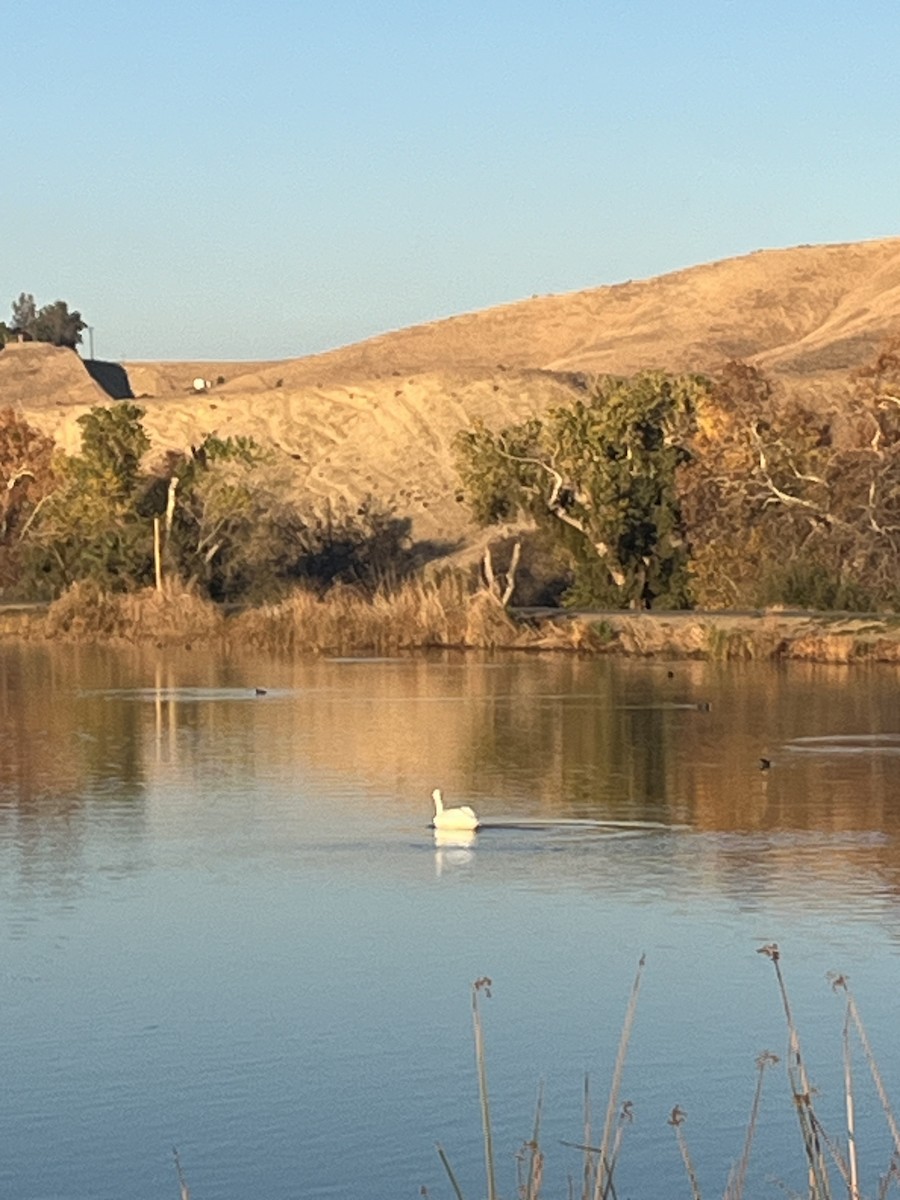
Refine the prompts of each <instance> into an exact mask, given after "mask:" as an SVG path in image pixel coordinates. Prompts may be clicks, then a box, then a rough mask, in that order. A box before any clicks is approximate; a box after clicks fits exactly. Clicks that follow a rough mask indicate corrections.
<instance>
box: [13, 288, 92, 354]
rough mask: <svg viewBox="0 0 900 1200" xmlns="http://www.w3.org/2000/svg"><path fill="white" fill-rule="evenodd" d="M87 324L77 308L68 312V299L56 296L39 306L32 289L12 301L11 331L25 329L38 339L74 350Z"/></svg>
mask: <svg viewBox="0 0 900 1200" xmlns="http://www.w3.org/2000/svg"><path fill="white" fill-rule="evenodd" d="M86 328H87V323H86V322H85V321H84V320H82V317H81V313H80V312H78V311H73V312H69V306H68V304H67V303H66V301H65V300H54V301H53V303H52V304H45V305H44V306H43V308H40V309H39V308H38V307H37V305H36V304H35V300H34V296H33V295H32V294H31V293H30V292H21V293H20V294H19V298H18V300H14V301H13V303H12V326H11V331H10V332H12V333H26V334H28V336H29V337H32V338H34V340H35V341H36V342H49V343H50V344H51V345H53V346H67V347H69V349H71V350H74V349H75V347H76V346H79V345H80V344H81V331H82V330H83V329H86Z"/></svg>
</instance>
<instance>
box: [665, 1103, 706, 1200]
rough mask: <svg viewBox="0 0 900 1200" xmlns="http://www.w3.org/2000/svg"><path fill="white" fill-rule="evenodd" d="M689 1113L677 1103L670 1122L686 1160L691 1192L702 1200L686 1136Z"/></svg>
mask: <svg viewBox="0 0 900 1200" xmlns="http://www.w3.org/2000/svg"><path fill="white" fill-rule="evenodd" d="M686 1117H687V1113H686V1112H685V1111H684V1109H681V1108H679V1107H678V1105H677V1104H676V1105H675V1107H674V1108H673V1109H672V1112H671V1114H670V1116H669V1121H668V1124H669V1125H671V1126H672V1128H673V1129H674V1130H675V1140H676V1141H677V1142H678V1149H679V1150H680V1151H681V1158H682V1160H683V1162H684V1169H685V1170H686V1171H687V1173H688V1179H689V1180H690V1181H691V1194H692V1196H693V1197H694V1200H701V1196H700V1184H699V1183H698V1182H697V1172H696V1171H695V1170H694V1162H693V1159H692V1158H691V1155H690V1151H689V1150H688V1146H687V1140H686V1138H685V1136H684V1130H683V1129H682V1125H684V1122H685V1119H686Z"/></svg>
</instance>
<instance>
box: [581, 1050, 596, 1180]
mask: <svg viewBox="0 0 900 1200" xmlns="http://www.w3.org/2000/svg"><path fill="white" fill-rule="evenodd" d="M592 1121H593V1117H592V1114H591V1085H590V1079H589V1077H588V1075H587V1072H585V1076H584V1147H585V1150H584V1174H583V1186H582V1189H581V1200H590V1197H591V1192H592V1191H593V1184H594V1156H593V1154H592V1153H591V1151H590V1150H589V1149H588V1147H589V1146H590V1144H591V1127H592Z"/></svg>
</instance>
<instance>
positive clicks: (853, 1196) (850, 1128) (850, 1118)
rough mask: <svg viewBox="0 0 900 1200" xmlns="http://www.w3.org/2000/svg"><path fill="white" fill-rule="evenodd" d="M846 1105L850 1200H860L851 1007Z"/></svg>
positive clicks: (846, 1046)
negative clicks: (851, 1043)
mask: <svg viewBox="0 0 900 1200" xmlns="http://www.w3.org/2000/svg"><path fill="white" fill-rule="evenodd" d="M842 1042H843V1049H844V1105H845V1108H846V1112H847V1164H848V1168H849V1172H850V1179H849V1188H850V1200H859V1174H858V1168H857V1161H856V1118H855V1115H854V1103H853V1055H852V1052H851V1048H850V1006H849V1004H848V1005H847V1009H846V1012H845V1014H844V1029H843V1036H842Z"/></svg>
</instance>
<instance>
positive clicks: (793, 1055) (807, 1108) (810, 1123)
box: [759, 942, 831, 1200]
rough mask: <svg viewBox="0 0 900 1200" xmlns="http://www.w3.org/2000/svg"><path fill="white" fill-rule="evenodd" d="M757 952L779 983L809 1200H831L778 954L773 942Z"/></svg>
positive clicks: (801, 1055) (804, 1069)
mask: <svg viewBox="0 0 900 1200" xmlns="http://www.w3.org/2000/svg"><path fill="white" fill-rule="evenodd" d="M759 953H760V954H764V955H765V956H766V957H767V958H768V959H770V960H771V962H772V965H773V966H774V968H775V978H776V979H777V981H778V990H779V992H780V993H781V1002H782V1004H783V1005H784V1015H785V1019H786V1021H787V1027H788V1079H789V1081H790V1085H791V1092H792V1093H793V1097H794V1106H795V1108H796V1110H797V1119H798V1121H799V1122H800V1133H801V1135H802V1137H803V1147H804V1149H805V1151H806V1158H807V1164H808V1166H809V1185H810V1198H811V1200H831V1186H830V1183H829V1179H828V1167H827V1164H826V1162H825V1156H824V1154H823V1153H822V1144H821V1141H820V1138H819V1129H820V1126H819V1123H818V1121H817V1120H816V1116H815V1112H814V1109H813V1103H812V1089H811V1088H810V1086H809V1079H808V1077H807V1074H806V1065H805V1063H804V1061H803V1054H802V1052H801V1050H800V1035H799V1033H798V1032H797V1026H796V1023H795V1022H794V1014H793V1013H792V1011H791V1004H790V1000H789V999H788V993H787V986H786V984H785V982H784V975H783V974H782V971H781V952H780V951H779V949H778V946H777V945H776V944H775V943H774V942H773V943H771V944H770V945H768V946H762V947H760V950H759Z"/></svg>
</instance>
